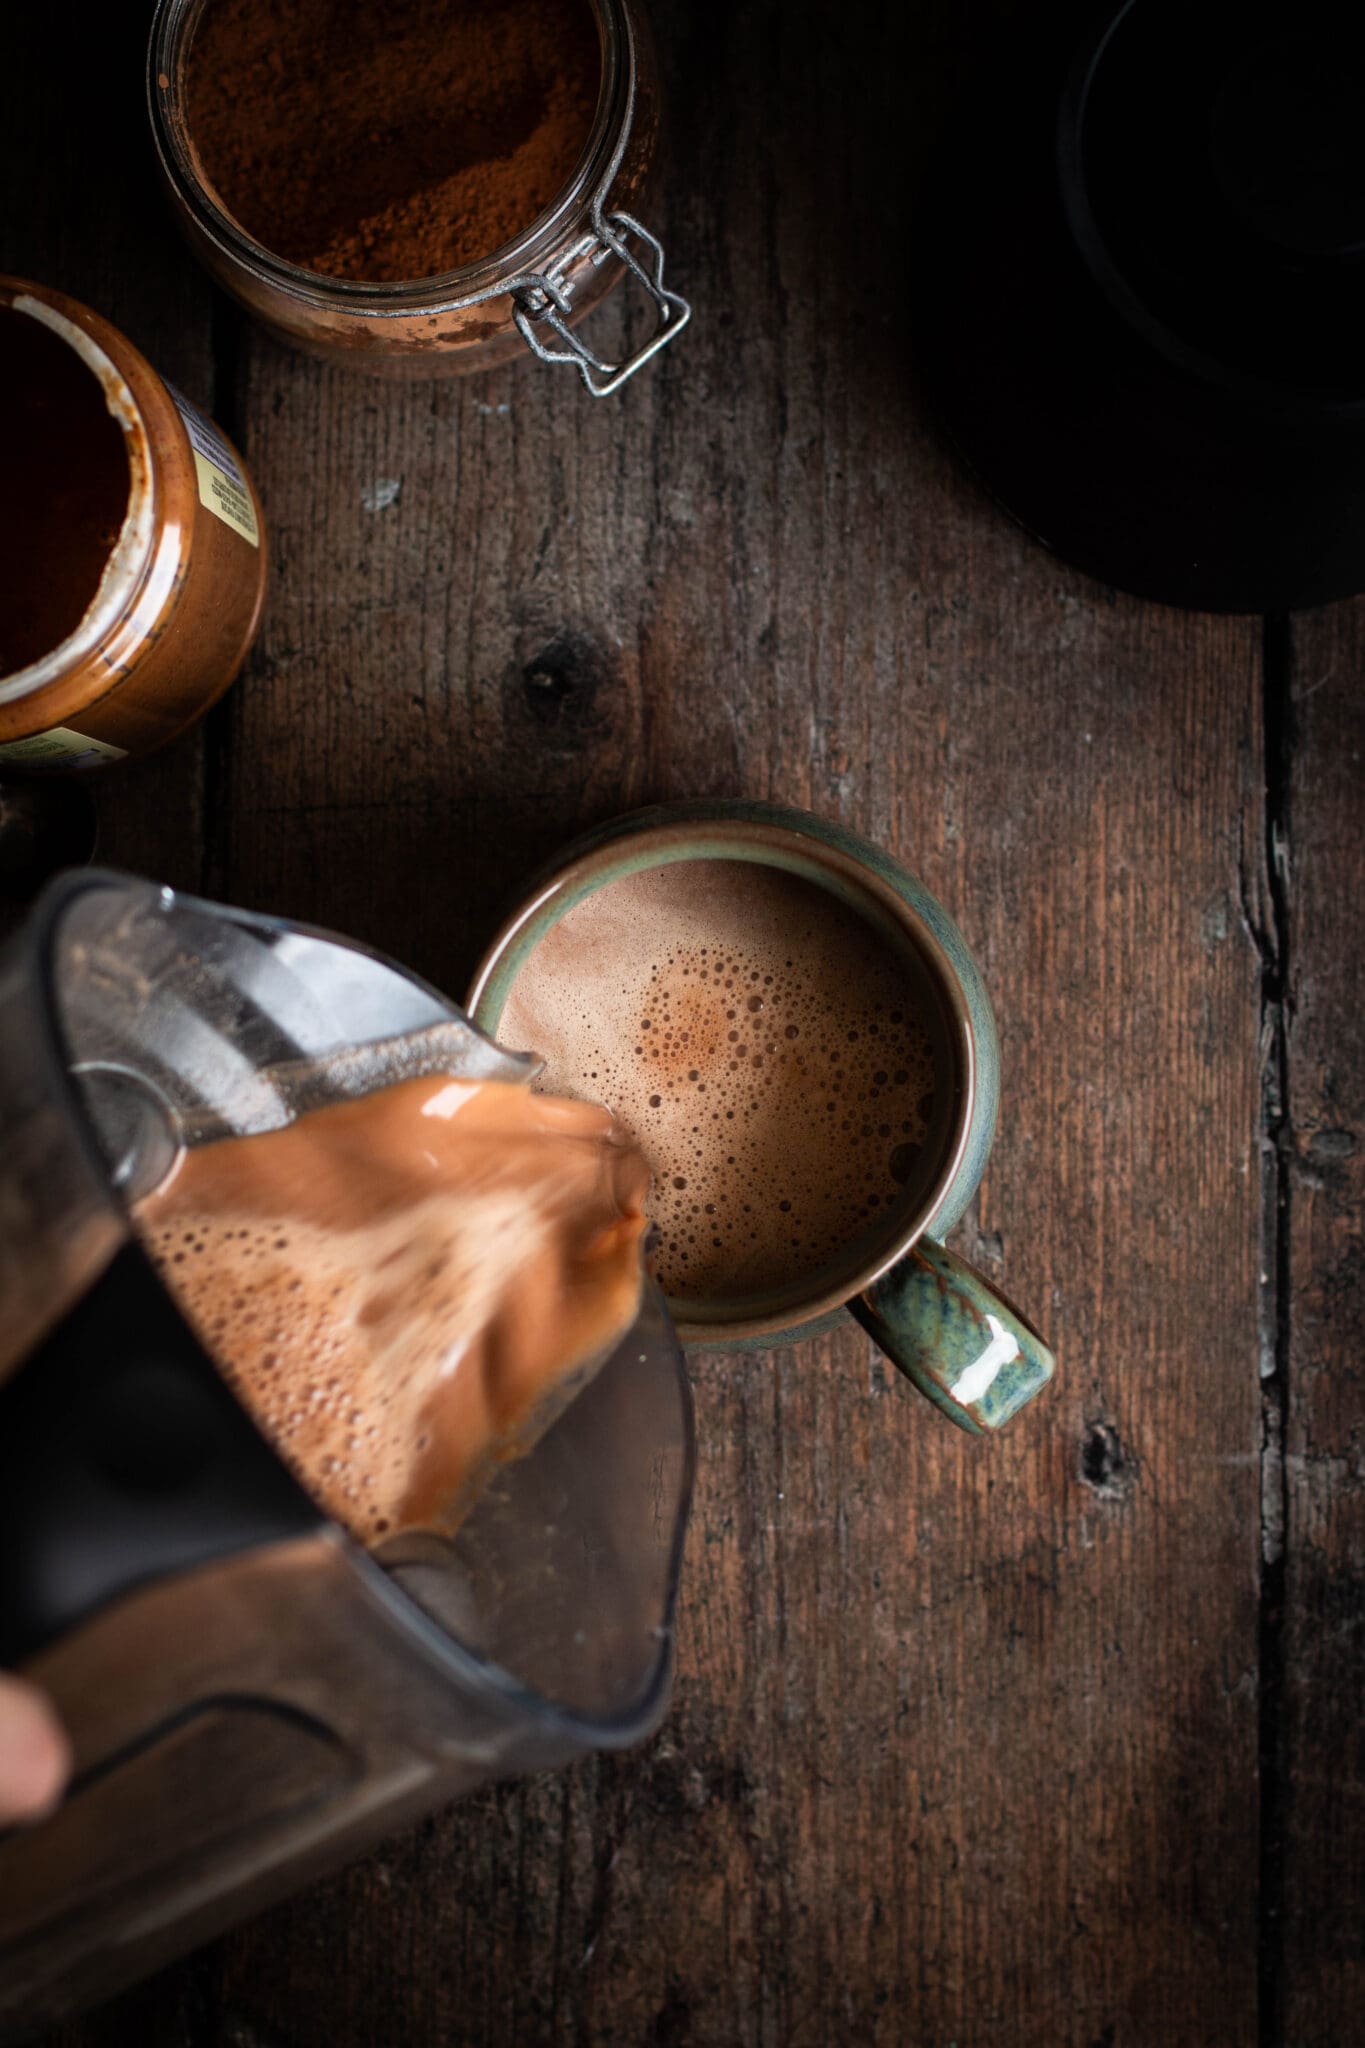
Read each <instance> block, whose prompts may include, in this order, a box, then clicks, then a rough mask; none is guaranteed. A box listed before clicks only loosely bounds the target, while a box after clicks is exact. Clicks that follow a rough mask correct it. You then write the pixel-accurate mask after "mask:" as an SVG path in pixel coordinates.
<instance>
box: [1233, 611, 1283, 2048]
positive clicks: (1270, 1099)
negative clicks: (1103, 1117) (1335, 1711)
mask: <svg viewBox="0 0 1365 2048" xmlns="http://www.w3.org/2000/svg"><path fill="white" fill-rule="evenodd" d="M1293 672H1294V644H1293V630H1292V625H1291V622H1290V620H1289V619H1288V618H1286V617H1272V618H1267V619H1266V620H1265V621H1264V622H1263V626H1262V635H1261V706H1262V739H1263V747H1264V759H1265V771H1264V772H1265V816H1264V848H1265V854H1264V858H1265V874H1264V876H1263V878H1262V885H1261V888H1260V889H1259V890H1258V891H1257V892H1256V893H1257V894H1258V895H1259V896H1260V900H1261V903H1262V906H1263V909H1262V914H1261V915H1260V916H1259V917H1258V916H1255V915H1249V917H1248V923H1249V928H1250V930H1251V933H1252V936H1253V938H1254V940H1255V943H1256V949H1257V952H1258V954H1259V956H1260V962H1261V1018H1260V1025H1261V1037H1260V1043H1261V1129H1260V1158H1261V1219H1262V1222H1261V1263H1260V1272H1261V1299H1260V1333H1261V1341H1260V1373H1261V1580H1260V1611H1259V1620H1258V1631H1257V1666H1258V1674H1259V1693H1258V1716H1259V1725H1258V1761H1259V1773H1258V1777H1259V1803H1260V1814H1259V1820H1260V1852H1259V1854H1260V1867H1259V1871H1258V1882H1257V1904H1256V1970H1257V2018H1258V2026H1257V2033H1258V2040H1259V2044H1260V2048H1281V2044H1282V2042H1283V2040H1284V1909H1285V1832H1286V1827H1285V1802H1286V1794H1287V1785H1286V1758H1285V1680H1286V1651H1285V1576H1286V1560H1285V1543H1286V1537H1287V1531H1288V1506H1289V1496H1288V1478H1287V1473H1286V1467H1285V1435H1286V1426H1287V1423H1288V1418H1289V1358H1290V1289H1291V1283H1292V1274H1291V1270H1290V1222H1291V1217H1290V1201H1291V1194H1292V1180H1291V1161H1292V1152H1293V1112H1292V1104H1291V1101H1290V1069H1289V1035H1290V1030H1291V1028H1292V1024H1293V1012H1294V991H1293V953H1292V941H1293V928H1292V923H1291V917H1290V875H1291V867H1290V843H1291V842H1290V816H1289V792H1290V783H1291V774H1292V768H1293V749H1294V727H1293ZM1244 880H1245V878H1244ZM1246 893H1248V892H1245V890H1244V894H1246Z"/></svg>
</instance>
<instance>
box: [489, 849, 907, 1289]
mask: <svg viewBox="0 0 1365 2048" xmlns="http://www.w3.org/2000/svg"><path fill="white" fill-rule="evenodd" d="M498 1035H499V1036H500V1038H502V1039H503V1041H504V1042H505V1043H506V1044H508V1045H512V1046H517V1047H525V1048H526V1049H527V1050H529V1051H533V1052H535V1053H536V1054H538V1055H539V1057H540V1058H541V1059H543V1060H544V1062H545V1068H544V1073H543V1075H542V1077H541V1083H540V1085H542V1086H543V1087H545V1088H548V1089H552V1090H553V1091H555V1092H556V1093H558V1094H561V1095H571V1096H578V1097H583V1098H588V1099H597V1100H599V1101H602V1102H605V1103H607V1104H608V1105H609V1106H610V1108H611V1109H612V1110H613V1111H614V1112H615V1114H616V1115H617V1116H618V1117H619V1118H620V1120H621V1123H622V1124H623V1126H624V1127H625V1129H626V1130H627V1131H628V1132H629V1133H630V1134H631V1135H632V1136H633V1137H635V1138H636V1139H637V1140H638V1142H639V1144H640V1145H641V1147H642V1148H643V1150H644V1153H645V1155H646V1157H647V1159H648V1161H649V1164H650V1167H651V1169H652V1173H653V1182H654V1185H653V1192H652V1195H651V1199H650V1214H651V1217H652V1219H653V1221H654V1223H655V1225H656V1236H655V1240H654V1246H653V1251H652V1261H653V1265H654V1269H655V1272H656V1273H657V1275H658V1278H659V1281H660V1284H661V1285H662V1286H663V1287H664V1288H665V1290H666V1291H667V1292H668V1293H669V1294H670V1295H671V1296H672V1297H673V1298H674V1299H675V1300H677V1301H695V1300H702V1299H725V1298H729V1297H736V1296H744V1295H752V1294H763V1293H767V1292H769V1291H777V1290H781V1289H783V1288H786V1287H789V1286H791V1285H793V1284H795V1283H797V1282H798V1281H799V1280H800V1279H801V1278H802V1276H803V1275H807V1274H809V1273H811V1272H812V1271H815V1270H818V1269H819V1268H820V1267H822V1266H823V1265H825V1264H827V1263H828V1262H829V1261H830V1260H831V1259H833V1258H835V1257H837V1255H838V1254H839V1253H840V1252H841V1251H842V1250H843V1248H844V1247H845V1246H846V1245H847V1244H848V1243H849V1241H850V1239H851V1238H854V1237H856V1236H858V1235H859V1234H860V1233H862V1232H864V1231H867V1230H871V1229H875V1228H876V1226H877V1225H878V1224H879V1223H880V1222H881V1221H882V1220H883V1219H884V1218H886V1217H887V1216H888V1215H890V1214H891V1213H892V1212H893V1211H894V1210H895V1209H896V1208H897V1206H898V1204H899V1203H900V1202H901V1201H902V1198H903V1197H904V1195H905V1192H906V1187H907V1183H909V1182H910V1181H911V1179H912V1177H913V1176H914V1174H915V1169H916V1166H917V1163H918V1161H919V1159H920V1155H921V1152H922V1150H923V1147H924V1145H925V1142H926V1138H927V1137H928V1134H929V1129H930V1119H931V1116H932V1113H933V1109H934V1088H935V1075H934V1053H933V1044H932V1039H931V1036H930V1032H929V1029H928V1027H927V1024H926V1021H925V1017H924V997H923V990H922V983H921V981H920V979H919V978H917V977H916V975H915V973H914V972H913V970H912V969H911V967H910V965H909V963H908V962H907V961H906V959H905V957H904V955H903V953H901V952H899V951H897V950H896V948H895V947H894V946H891V945H888V943H887V940H886V938H885V936H884V935H883V934H882V933H881V932H880V931H878V930H876V929H874V928H873V926H872V925H871V924H870V923H868V922H867V921H866V920H865V919H864V918H862V917H860V916H859V915H858V914H857V913H856V912H854V911H852V910H851V909H849V908H848V906H847V905H845V904H844V903H843V902H841V901H840V899H839V898H838V897H837V896H835V895H833V894H832V893H831V892H830V891H829V890H827V889H823V888H820V887H818V886H817V885H816V884H815V883H813V882H810V881H807V880H805V879H804V878H803V877H802V876H800V875H797V874H791V873H788V872H785V871H783V870H781V869H778V868H774V867H767V866H763V865H761V864H758V863H755V862H745V861H729V860H688V861H678V862H672V863H669V864H667V865H664V866H659V867H651V868H646V869H644V870H642V871H641V872H639V873H636V874H632V875H628V876H626V877H624V878H622V879H621V880H619V881H614V882H612V883H610V884H609V885H608V886H606V887H604V888H601V889H598V890H596V891H594V892H593V893H592V894H591V895H589V896H587V897H585V898H584V899H583V901H582V902H580V903H578V904H576V905H575V906H574V907H573V909H571V910H569V911H568V912H566V914H565V915H564V916H563V917H562V918H560V920H559V921H558V922H557V923H556V924H555V925H554V926H553V927H552V928H551V929H550V930H549V931H548V932H547V933H546V935H545V937H544V938H543V939H542V940H541V941H540V943H539V944H538V945H537V946H536V948H535V950H534V952H533V953H532V954H531V955H530V957H529V958H528V959H527V961H526V962H525V964H524V966H523V967H522V969H521V971H520V973H519V974H518V975H517V977H516V979H515V980H514V982H513V983H512V986H511V989H510V991H509V993H508V997H507V1001H506V1004H505V1006H504V1008H503V1011H502V1016H501V1018H500V1020H499V1024H498Z"/></svg>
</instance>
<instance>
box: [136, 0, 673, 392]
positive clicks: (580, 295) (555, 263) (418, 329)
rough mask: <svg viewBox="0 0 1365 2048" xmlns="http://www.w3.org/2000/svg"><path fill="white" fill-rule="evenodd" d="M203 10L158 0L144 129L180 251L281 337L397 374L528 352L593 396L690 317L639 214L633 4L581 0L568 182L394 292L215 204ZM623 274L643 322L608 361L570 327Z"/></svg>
mask: <svg viewBox="0 0 1365 2048" xmlns="http://www.w3.org/2000/svg"><path fill="white" fill-rule="evenodd" d="M212 6H213V0H159V4H158V6H157V10H156V15H155V18H154V20H153V24H152V34H151V43H150V49H149V68H148V102H149V109H150V114H151V122H152V132H153V136H154V138H155V142H156V147H157V153H158V156H159V159H160V166H161V172H162V176H163V179H164V182H165V185H166V187H167V190H168V192H169V194H170V197H171V202H172V206H173V209H174V211H175V214H176V216H177V219H178V222H179V224H180V226H181V228H182V230H183V232H184V233H185V235H186V236H187V238H188V240H189V242H190V245H191V247H192V248H193V249H194V250H195V252H196V254H197V255H198V256H199V258H200V260H201V261H202V262H203V263H204V264H205V265H206V267H207V268H208V269H209V270H210V271H211V272H212V274H213V276H214V277H215V278H217V280H218V281H219V283H220V284H222V285H223V286H224V287H225V288H226V289H227V290H228V291H229V292H231V293H232V294H233V295H234V297H236V298H237V299H239V300H240V301H241V303H242V304H243V305H244V306H245V307H246V308H247V309H248V311H249V312H251V313H253V314H255V315H256V317H257V318H258V319H259V320H261V321H262V322H263V323H264V325H265V326H267V327H268V328H270V330H271V331H272V332H273V333H275V334H276V335H278V336H279V337H280V338H282V339H283V340H286V341H289V342H293V343H295V344H296V345H297V346H299V347H301V348H304V349H307V350H308V351H309V352H310V353H312V354H315V355H320V356H323V357H326V358H327V359H329V360H330V361H333V362H337V363H343V364H348V365H351V366H353V367H355V368H359V369H363V370H369V371H372V372H375V373H377V374H380V375H388V376H409V377H414V376H415V377H430V376H437V375H446V374H452V373H456V374H458V373H463V372H467V371H474V370H484V369H490V368H492V367H493V366H495V365H496V364H499V363H503V362H506V361H508V360H509V359H511V358H513V357H515V356H518V355H520V354H521V352H522V350H523V349H524V348H528V349H530V351H531V352H532V353H533V354H534V355H536V356H538V357H539V358H540V359H541V360H542V361H543V362H548V363H560V362H562V363H569V364H572V365H573V367H574V368H575V369H577V371H578V373H579V375H580V376H581V378H582V380H583V382H584V384H585V385H586V386H587V388H588V390H589V391H590V392H591V393H592V394H593V395H594V396H595V397H598V398H602V397H605V396H606V395H607V394H608V393H609V392H612V391H615V390H617V389H619V387H620V386H621V385H622V384H624V383H625V381H626V380H627V378H629V377H631V376H633V375H634V373H635V372H636V370H638V369H639V368H640V367H641V365H642V364H644V363H646V362H648V361H649V359H650V357H651V356H653V355H655V354H657V352H658V351H659V350H660V349H661V348H662V347H663V346H664V345H665V344H666V343H667V342H669V341H671V340H672V339H673V338H674V336H675V335H677V334H679V333H681V331H682V329H683V328H684V327H685V326H686V324H687V321H688V319H689V318H690V312H691V309H690V307H689V306H688V304H687V301H686V300H685V299H683V298H681V297H680V296H679V295H678V293H677V292H674V291H671V290H669V289H668V288H667V287H666V286H665V284H664V252H663V248H662V246H661V245H660V243H659V241H658V240H657V238H656V237H655V236H654V235H653V234H651V233H650V232H649V230H648V229H647V228H646V227H645V226H643V225H642V223H641V220H640V219H639V217H638V208H639V206H640V203H641V197H642V194H643V193H644V190H645V187H646V181H647V179H648V176H649V173H650V171H651V167H652V166H653V163H654V160H655V155H656V150H657V145H658V139H659V122H660V102H659V89H658V78H657V72H656V66H655V60H654V51H653V44H652V38H651V35H650V31H649V25H648V22H647V20H646V18H645V15H644V12H643V9H642V7H641V6H640V4H639V0H584V6H585V8H586V9H588V10H589V12H590V13H591V16H592V18H593V20H594V22H595V24H596V31H597V37H598V41H599V43H600V50H601V81H600V87H599V90H598V94H597V102H596V107H595V110H594V112H593V116H592V122H591V127H590V129H589V131H588V134H587V138H586V141H585V142H584V144H583V146H582V149H581V151H580V153H579V155H578V160H577V163H576V164H575V166H574V168H573V170H572V173H571V175H570V176H569V178H568V181H567V183H565V184H564V185H563V187H562V188H561V190H560V191H559V192H558V193H557V194H556V195H555V196H554V197H553V199H552V200H551V201H550V203H549V204H548V205H547V206H545V207H544V209H543V210H542V211H541V212H540V213H539V215H538V216H537V217H536V218H535V219H533V220H531V221H530V222H529V223H528V224H527V226H526V227H525V228H524V229H522V230H520V231H519V232H518V233H517V234H516V235H515V236H514V238H513V239H511V240H509V241H505V242H503V244H502V246H500V247H498V248H496V249H494V250H492V251H491V253H489V254H487V255H481V256H480V257H479V258H478V260H476V261H470V262H466V263H464V264H462V265H461V266H460V267H459V268H455V269H447V270H444V271H442V272H440V273H439V274H436V275H430V276H421V277H417V278H414V279H407V280H404V281H401V282H389V281H384V282H377V281H375V282H372V281H368V280H364V279H360V278H356V277H353V276H345V277H343V276H331V275H327V274H325V270H324V269H323V268H314V267H311V264H310V266H309V267H305V265H303V264H301V263H299V262H296V261H293V260H291V259H289V258H287V257H285V256H282V255H280V254H277V253H276V252H275V251H274V250H272V249H270V248H268V247H266V246H265V243H264V242H263V241H261V240H259V239H257V238H256V236H255V235H254V234H252V233H250V232H248V229H247V226H246V225H244V223H243V221H242V220H240V219H238V218H237V217H236V214H235V213H234V212H233V211H232V210H230V209H229V206H228V204H227V202H226V200H225V199H224V197H223V195H222V193H221V192H220V191H219V189H218V188H217V186H216V185H215V183H214V182H213V178H212V176H211V174H210V169H209V167H208V165H207V164H206V161H205V155H206V152H204V151H203V150H201V148H200V146H199V139H197V138H196V133H195V102H194V93H193V90H192V89H191V82H190V81H191V66H192V65H193V63H194V61H195V54H196V53H195V37H196V33H197V31H198V30H199V29H200V27H201V25H202V23H203V21H204V17H205V15H206V13H208V12H209V10H210V9H211V8H212ZM237 211H238V212H242V211H245V209H243V208H241V207H240V206H239V207H238V209H237ZM626 277H629V278H631V279H632V280H633V281H634V282H635V284H636V285H638V286H640V287H641V288H642V289H643V291H644V292H645V293H646V294H647V296H648V298H649V300H650V302H651V303H652V306H653V312H654V318H653V321H652V323H651V327H650V331H649V333H648V335H647V336H646V338H645V340H644V341H643V342H642V343H640V344H639V345H638V346H637V347H635V348H634V349H633V350H632V351H631V352H630V353H628V354H625V355H623V356H621V357H620V358H619V359H618V360H614V361H613V360H609V359H607V358H606V357H604V356H602V355H600V354H598V353H597V351H596V350H594V349H593V348H592V347H590V346H589V344H588V343H587V342H586V341H585V340H584V339H583V337H582V336H581V334H580V333H579V332H578V328H579V323H580V322H581V321H582V319H583V318H584V316H585V315H586V314H587V313H589V312H590V311H591V310H592V309H593V307H595V306H597V305H598V304H600V302H601V301H602V300H603V299H604V298H605V297H606V296H607V294H608V293H609V292H610V291H612V290H613V288H614V287H615V286H616V285H617V284H618V283H620V282H621V280H622V279H623V278H626Z"/></svg>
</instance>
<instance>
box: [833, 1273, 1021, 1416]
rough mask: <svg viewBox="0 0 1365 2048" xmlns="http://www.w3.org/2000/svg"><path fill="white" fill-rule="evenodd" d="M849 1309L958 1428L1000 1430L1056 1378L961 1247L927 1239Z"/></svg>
mask: <svg viewBox="0 0 1365 2048" xmlns="http://www.w3.org/2000/svg"><path fill="white" fill-rule="evenodd" d="M848 1306H849V1309H850V1311H851V1313H852V1314H853V1315H854V1316H856V1317H857V1319H858V1321H859V1322H860V1323H861V1324H862V1326H863V1328H864V1329H865V1330H866V1331H867V1332H868V1335H869V1336H870V1337H872V1338H873V1340H874V1341H875V1342H876V1343H877V1344H878V1345H880V1347H881V1349H882V1350H883V1351H884V1352H885V1353H886V1355H887V1357H888V1358H889V1359H890V1360H891V1363H892V1364H893V1365H894V1366H896V1367H897V1368H898V1369H899V1370H900V1371H901V1372H903V1373H904V1374H905V1376H906V1378H907V1379H908V1380H912V1381H913V1382H914V1384H915V1385H916V1386H917V1387H918V1388H919V1390H920V1392H921V1393H922V1394H925V1395H927V1396H928V1398H929V1399H930V1400H931V1401H932V1402H933V1403H934V1405H935V1406H936V1407H938V1408H941V1409H942V1410H943V1412H944V1414H945V1415H947V1416H948V1417H949V1418H950V1419H951V1420H952V1421H953V1422H955V1423H956V1424H957V1425H958V1427H959V1429H965V1430H966V1431H968V1433H969V1434H970V1435H972V1436H980V1435H982V1434H983V1433H984V1432H985V1431H986V1430H991V1429H999V1428H1000V1427H1001V1425H1002V1424H1003V1423H1006V1422H1008V1421H1009V1419H1010V1417H1011V1416H1012V1415H1014V1414H1016V1413H1017V1412H1018V1410H1019V1409H1020V1408H1022V1407H1023V1406H1024V1403H1025V1402H1026V1401H1031V1400H1032V1399H1033V1397H1034V1395H1035V1394H1036V1393H1038V1392H1039V1391H1040V1390H1041V1389H1042V1388H1043V1387H1045V1386H1046V1385H1047V1383H1048V1381H1049V1380H1050V1379H1051V1378H1052V1374H1053V1370H1054V1361H1053V1356H1052V1353H1051V1351H1050V1350H1049V1349H1048V1347H1047V1345H1046V1344H1045V1343H1044V1341H1043V1339H1042V1337H1040V1336H1039V1334H1038V1332H1037V1330H1035V1329H1034V1327H1033V1325H1032V1323H1030V1322H1029V1320H1028V1318H1027V1317H1026V1316H1024V1315H1023V1314H1022V1313H1021V1312H1020V1311H1019V1310H1018V1309H1017V1308H1015V1307H1013V1305H1012V1304H1011V1303H1010V1302H1008V1301H1006V1300H1005V1298H1004V1297H1003V1295H1001V1294H998V1293H997V1292H996V1290H995V1289H994V1288H993V1287H992V1286H991V1285H990V1284H989V1282H988V1281H987V1280H986V1278H985V1276H984V1275H983V1274H981V1273H979V1272H978V1271H977V1270H976V1268H975V1266H971V1265H968V1263H967V1261H966V1260H965V1259H960V1258H959V1257H958V1256H957V1254H956V1252H950V1251H948V1250H947V1249H946V1247H945V1246H943V1245H941V1244H937V1243H935V1241H934V1240H933V1239H932V1238H929V1237H922V1238H921V1239H920V1241H919V1243H918V1244H917V1245H915V1247H914V1248H913V1250H911V1251H909V1252H907V1254H906V1256H905V1257H904V1258H903V1259H901V1260H900V1261H899V1262H898V1263H897V1264H896V1265H894V1266H893V1267H892V1268H891V1270H890V1272H889V1273H884V1274H883V1275H882V1277H881V1279H880V1280H876V1281H874V1282H873V1284H872V1286H871V1287H868V1288H865V1289H864V1290H863V1292H862V1293H861V1294H859V1295H857V1296H856V1297H855V1298H854V1300H852V1301H850V1303H849V1305H848Z"/></svg>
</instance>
